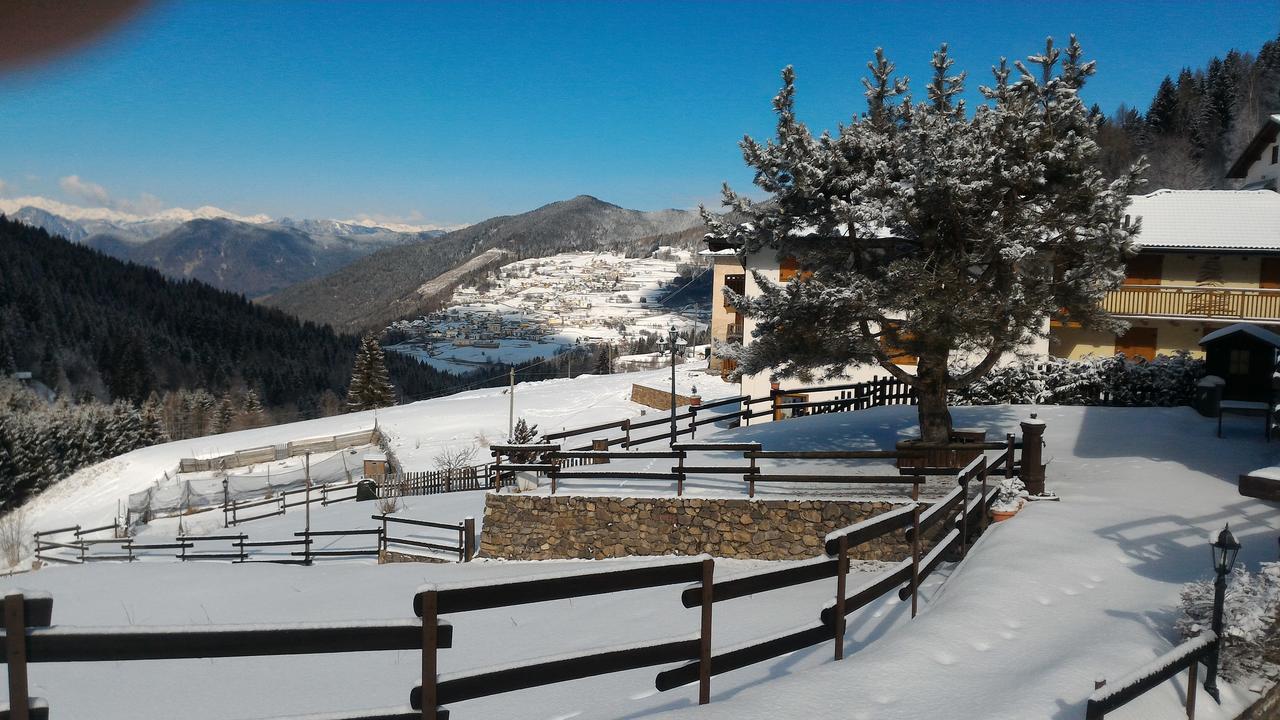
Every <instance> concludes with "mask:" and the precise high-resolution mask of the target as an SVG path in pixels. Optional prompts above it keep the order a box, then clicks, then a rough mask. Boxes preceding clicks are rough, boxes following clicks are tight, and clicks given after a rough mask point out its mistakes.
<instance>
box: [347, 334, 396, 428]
mask: <svg viewBox="0 0 1280 720" xmlns="http://www.w3.org/2000/svg"><path fill="white" fill-rule="evenodd" d="M394 404H395V388H394V387H393V386H392V385H391V380H390V377H389V375H388V373H387V362H386V357H385V356H384V355H383V352H382V346H381V345H379V344H378V338H377V336H375V335H373V334H368V335H365V336H364V337H363V338H362V339H361V340H360V349H359V350H357V351H356V361H355V366H354V368H353V369H352V372H351V384H350V385H349V386H348V388H347V412H357V411H360V410H372V409H374V408H380V407H389V406H391V405H394Z"/></svg>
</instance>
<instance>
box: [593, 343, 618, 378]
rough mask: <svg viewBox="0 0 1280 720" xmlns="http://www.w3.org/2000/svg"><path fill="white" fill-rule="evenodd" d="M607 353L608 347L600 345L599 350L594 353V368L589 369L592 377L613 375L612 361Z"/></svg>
mask: <svg viewBox="0 0 1280 720" xmlns="http://www.w3.org/2000/svg"><path fill="white" fill-rule="evenodd" d="M609 351H610V348H609V346H608V345H605V344H601V345H600V350H599V351H597V352H596V363H595V367H593V368H592V369H591V373H592V374H593V375H610V374H612V373H613V361H612V358H611V357H610V353H609Z"/></svg>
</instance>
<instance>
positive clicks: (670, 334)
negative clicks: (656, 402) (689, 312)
mask: <svg viewBox="0 0 1280 720" xmlns="http://www.w3.org/2000/svg"><path fill="white" fill-rule="evenodd" d="M679 339H680V336H679V334H677V333H676V326H675V325H672V326H671V329H670V330H669V331H667V342H668V343H670V345H671V444H672V445H675V444H676V341H677V340H679Z"/></svg>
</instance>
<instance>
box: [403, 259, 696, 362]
mask: <svg viewBox="0 0 1280 720" xmlns="http://www.w3.org/2000/svg"><path fill="white" fill-rule="evenodd" d="M692 260H693V254H692V253H691V252H689V251H685V250H677V249H674V248H670V247H659V248H658V249H657V250H656V251H654V252H653V253H652V254H651V256H650V257H639V258H637V257H625V256H622V255H617V254H612V253H586V252H583V253H561V254H557V255H551V256H548V257H543V258H533V259H528V260H520V261H516V262H513V263H510V264H507V265H503V266H501V267H499V268H497V269H496V270H494V271H493V273H492V275H490V276H486V277H485V278H484V279H483V281H482V284H480V285H466V286H463V287H460V288H458V289H457V290H456V291H455V292H454V294H453V297H452V299H451V300H450V301H449V303H448V305H447V307H445V308H444V309H442V310H439V311H436V312H434V313H431V314H429V315H424V316H422V317H419V318H417V319H413V320H398V321H396V322H394V323H392V324H391V325H390V327H388V331H389V332H390V333H391V334H393V335H394V337H395V339H397V340H398V342H396V343H395V344H391V345H388V346H387V350H389V351H392V352H398V353H403V354H406V355H409V356H411V357H415V358H417V359H419V360H421V361H422V362H424V363H427V364H429V365H431V366H433V367H437V368H440V369H442V370H450V369H454V370H457V371H468V370H474V369H475V368H476V367H484V366H488V365H493V364H496V363H507V364H514V363H521V362H529V361H532V360H537V359H541V358H547V357H553V356H555V355H557V354H560V353H563V352H568V351H570V350H571V349H573V348H574V347H575V346H576V347H578V348H581V347H582V346H584V345H586V346H604V345H607V346H609V347H610V348H612V350H611V352H612V354H613V356H614V357H615V358H617V357H621V358H623V359H622V360H621V361H620V362H621V363H622V367H623V368H626V367H627V365H628V364H629V363H632V362H635V361H638V360H642V359H644V358H630V357H628V356H629V355H630V354H629V353H628V352H627V349H628V348H629V347H631V345H630V343H629V342H628V341H635V340H638V339H640V338H641V337H643V336H644V334H646V333H647V334H648V335H650V336H656V335H660V334H665V333H666V332H667V331H668V329H669V328H670V327H672V326H675V327H676V328H677V329H678V330H679V331H680V332H681V333H682V334H685V335H696V334H697V333H698V331H699V330H705V329H706V328H707V327H708V323H709V320H710V314H711V311H710V309H709V308H708V307H707V306H706V303H705V302H702V301H700V300H699V296H698V295H695V294H694V293H692V292H681V290H682V288H684V287H685V284H687V283H685V284H677V282H676V280H677V278H679V277H680V271H681V269H682V268H683V269H684V270H685V272H687V273H693V274H699V273H701V272H703V271H704V270H705V269H704V268H703V267H699V266H695V265H693V264H692ZM686 280H692V278H691V277H687V278H686ZM619 350H621V352H619Z"/></svg>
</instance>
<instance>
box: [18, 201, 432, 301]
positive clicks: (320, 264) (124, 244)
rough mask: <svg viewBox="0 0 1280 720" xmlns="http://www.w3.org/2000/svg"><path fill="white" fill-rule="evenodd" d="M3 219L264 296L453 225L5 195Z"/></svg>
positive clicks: (181, 275)
mask: <svg viewBox="0 0 1280 720" xmlns="http://www.w3.org/2000/svg"><path fill="white" fill-rule="evenodd" d="M0 214H4V215H7V216H9V217H10V218H12V219H15V220H18V221H20V222H23V223H26V224H28V225H33V226H36V227H40V228H43V229H44V230H46V231H47V232H49V233H51V234H54V235H61V236H62V237H65V238H67V239H68V240H71V241H73V242H78V243H82V244H85V245H88V246H90V247H93V248H95V249H97V250H99V251H101V252H103V253H105V254H107V255H110V256H112V257H116V258H119V259H121V260H129V261H133V262H136V263H139V264H142V265H149V266H151V267H154V268H156V269H158V270H160V271H161V272H163V273H165V274H166V275H169V276H171V277H175V278H193V279H197V280H201V281H204V282H207V283H209V284H211V285H213V286H215V287H219V288H222V289H224V290H231V291H234V292H239V293H244V294H245V295H248V296H249V297H260V296H263V295H268V294H271V293H274V292H277V291H279V290H281V289H283V288H285V287H288V286H289V285H293V284H295V283H298V282H302V281H303V280H308V279H311V278H314V277H318V276H321V275H325V274H327V273H330V272H333V271H335V270H337V269H339V268H341V267H343V266H345V265H347V264H349V263H351V262H352V261H354V260H357V259H359V258H362V257H365V256H366V255H369V254H371V253H373V252H376V251H378V250H381V249H383V248H387V247H392V246H396V245H402V244H406V243H415V242H421V241H424V240H430V239H432V238H434V237H437V236H439V235H442V234H444V233H445V232H447V231H448V228H443V227H439V226H432V225H422V226H418V225H408V224H403V223H380V222H377V221H374V220H371V219H368V218H361V219H356V220H349V221H348V220H312V219H293V218H280V219H275V218H272V217H270V216H268V215H238V214H236V213H233V212H229V211H226V210H222V209H221V208H217V207H212V206H204V207H199V208H196V209H194V210H189V209H186V208H170V209H168V210H164V211H161V212H157V213H154V214H149V215H139V214H136V213H131V212H126V211H122V210H118V209H114V208H103V207H81V206H78V205H71V204H69V203H65V202H60V201H58V200H51V199H49V198H44V197H18V198H0Z"/></svg>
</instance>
